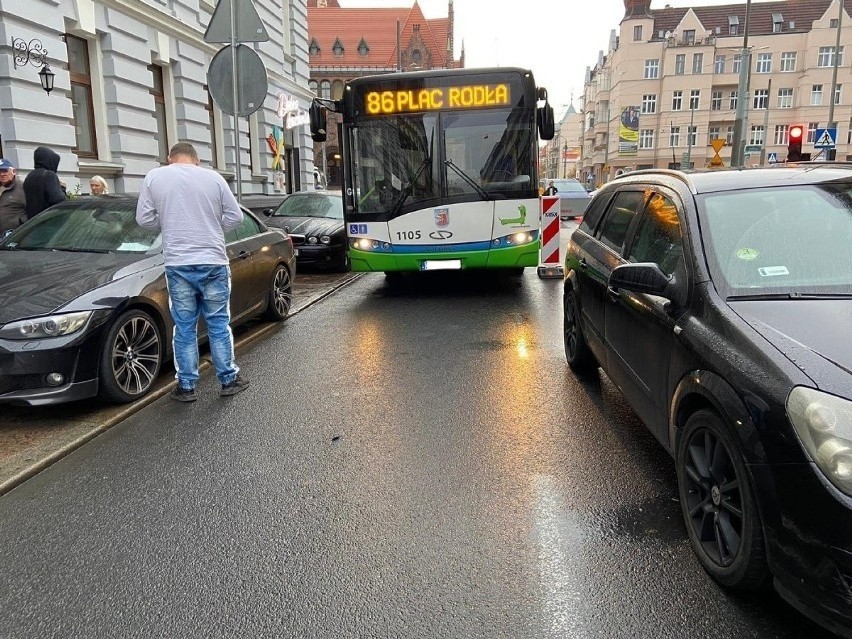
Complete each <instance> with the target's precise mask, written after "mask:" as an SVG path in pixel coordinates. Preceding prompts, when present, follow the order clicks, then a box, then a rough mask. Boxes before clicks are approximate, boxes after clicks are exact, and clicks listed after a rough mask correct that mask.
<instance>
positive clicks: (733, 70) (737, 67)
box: [731, 53, 743, 73]
mask: <svg viewBox="0 0 852 639" xmlns="http://www.w3.org/2000/svg"><path fill="white" fill-rule="evenodd" d="M742 60H743V54H742V53H735V54H734V63H733V65H731V73H739V72H740V64H741V63H742Z"/></svg>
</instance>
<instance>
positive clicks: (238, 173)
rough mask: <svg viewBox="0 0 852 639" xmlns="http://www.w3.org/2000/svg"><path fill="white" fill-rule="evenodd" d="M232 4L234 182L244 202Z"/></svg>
mask: <svg viewBox="0 0 852 639" xmlns="http://www.w3.org/2000/svg"><path fill="white" fill-rule="evenodd" d="M229 2H230V3H231V67H232V68H233V70H234V73H233V76H232V78H231V90H232V92H233V98H234V116H233V117H234V180H236V182H237V202H242V201H243V166H242V161H241V155H242V154H241V153H240V116H239V114H238V112H239V107H238V105H239V104H240V102H239V100H238V97H239V96H238V95H237V93H238V91H237V86H238V85H237V75H238V73H239V72H238V71H237V7H236V6H235V4H236V0H229Z"/></svg>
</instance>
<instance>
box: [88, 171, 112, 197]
mask: <svg viewBox="0 0 852 639" xmlns="http://www.w3.org/2000/svg"><path fill="white" fill-rule="evenodd" d="M89 188H90V189H91V191H92V195H104V194H106V193H109V187H108V186H107V183H106V180H105V179H103V178H102V177H101V176H100V175H95V176H94V177H92V179H91V180H89Z"/></svg>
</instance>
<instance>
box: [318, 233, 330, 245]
mask: <svg viewBox="0 0 852 639" xmlns="http://www.w3.org/2000/svg"><path fill="white" fill-rule="evenodd" d="M320 242H322V243H323V244H331V236H330V235H320Z"/></svg>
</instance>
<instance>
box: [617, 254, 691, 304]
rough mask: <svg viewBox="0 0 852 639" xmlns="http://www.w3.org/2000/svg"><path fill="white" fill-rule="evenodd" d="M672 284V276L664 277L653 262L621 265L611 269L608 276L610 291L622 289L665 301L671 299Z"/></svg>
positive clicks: (673, 280)
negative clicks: (664, 299)
mask: <svg viewBox="0 0 852 639" xmlns="http://www.w3.org/2000/svg"><path fill="white" fill-rule="evenodd" d="M674 282H675V279H674V276H672V275H666V274H665V273H663V271H662V270H660V267H659V266H657V265H656V264H654V263H653V262H640V263H639V264H622V265H621V266H616V267H615V268H614V269H612V273H611V274H610V276H609V288H611V289H614V290H616V291H617V290H618V289H622V288H623V289H625V290H627V291H633V292H634V293H647V294H648V295H659V296H660V297H665V298H666V299H672V291H671V288H672V286H673V285H674Z"/></svg>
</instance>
